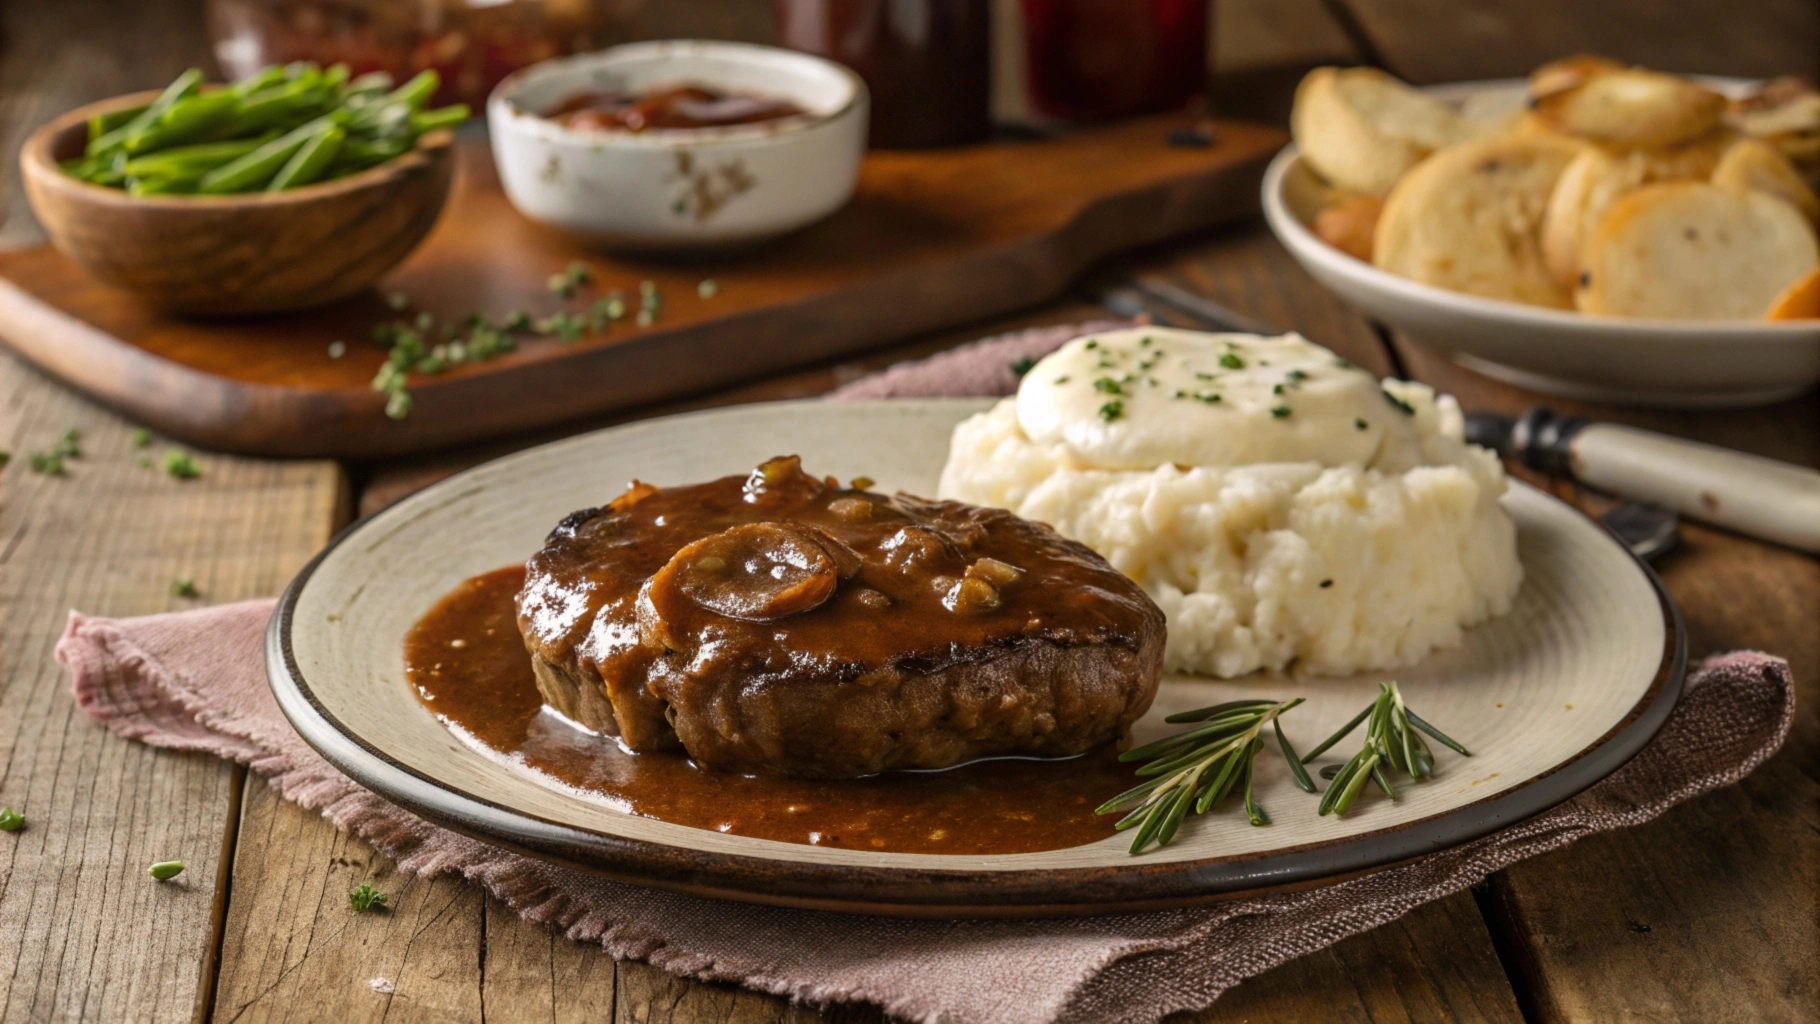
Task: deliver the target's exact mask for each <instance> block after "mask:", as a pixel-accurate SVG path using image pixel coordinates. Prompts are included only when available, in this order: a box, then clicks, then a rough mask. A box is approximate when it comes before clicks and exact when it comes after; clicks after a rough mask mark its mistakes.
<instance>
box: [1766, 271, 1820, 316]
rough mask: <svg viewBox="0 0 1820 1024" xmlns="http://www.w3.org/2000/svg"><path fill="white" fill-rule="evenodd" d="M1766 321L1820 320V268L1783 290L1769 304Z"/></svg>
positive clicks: (1809, 272)
mask: <svg viewBox="0 0 1820 1024" xmlns="http://www.w3.org/2000/svg"><path fill="white" fill-rule="evenodd" d="M1764 319H1765V320H1820V267H1815V268H1814V269H1813V270H1810V271H1808V272H1807V274H1806V275H1805V276H1803V277H1801V278H1799V279H1797V280H1796V281H1795V283H1794V284H1791V285H1789V286H1788V287H1787V288H1784V289H1782V293H1781V294H1780V295H1777V296H1776V299H1775V301H1774V302H1771V303H1770V304H1769V312H1768V313H1767V314H1765V315H1764Z"/></svg>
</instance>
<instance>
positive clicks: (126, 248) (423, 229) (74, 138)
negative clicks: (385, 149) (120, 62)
mask: <svg viewBox="0 0 1820 1024" xmlns="http://www.w3.org/2000/svg"><path fill="white" fill-rule="evenodd" d="M156 96H157V93H156V92H144V93H137V94H134V95H131V96H117V97H115V98H113V99H110V100H103V101H101V102H99V103H93V104H90V105H88V106H85V107H79V108H77V109H75V110H72V111H70V112H69V113H67V114H65V115H63V116H62V117H60V118H58V119H56V120H55V121H52V122H51V123H49V124H47V125H45V126H44V127H42V128H39V129H38V130H37V131H35V132H33V133H32V135H31V137H30V138H28V139H26V141H25V147H24V150H23V151H22V152H21V153H20V156H19V164H20V169H21V171H22V173H23V176H24V179H25V191H26V196H27V197H28V198H29V199H30V201H31V205H32V212H33V213H35V214H37V216H38V220H39V222H40V223H42V224H43V225H44V229H45V231H46V232H47V233H48V234H49V235H50V239H51V244H52V245H55V246H56V247H57V250H58V251H59V252H61V253H63V255H65V256H67V257H69V258H70V259H72V260H74V261H75V262H77V263H78V264H81V265H82V267H83V268H84V269H86V270H87V271H88V272H89V273H91V274H93V275H95V277H96V278H98V279H100V280H102V281H104V282H106V283H108V284H111V285H115V286H117V287H120V288H124V289H126V290H127V291H130V292H132V293H134V294H135V295H137V296H139V297H140V298H142V299H144V300H145V301H146V302H147V303H150V304H152V305H154V306H157V307H159V308H162V309H168V310H175V311H178V312H184V313H197V314H207V315H229V314H241V313H272V312H278V311H282V310H292V309H302V308H305V307H307V306H318V305H322V304H323V303H327V302H333V301H335V300H336V299H341V298H346V297H347V296H349V295H353V294H354V293H356V292H359V291H361V290H362V289H365V288H367V287H369V286H370V285H372V284H373V282H375V281H377V280H378V279H379V277H380V275H381V274H384V273H385V272H386V271H388V270H390V269H391V268H392V267H393V266H394V265H396V264H397V263H398V262H399V261H400V260H402V259H404V257H405V256H406V254H408V253H409V252H410V251H411V250H412V249H413V248H415V247H416V246H417V243H418V242H420V241H422V240H423V237H424V235H426V234H428V233H429V231H430V228H431V226H432V225H434V224H435V223H436V217H437V215H438V214H439V213H441V212H442V205H443V203H444V202H445V201H446V200H447V199H448V196H449V186H450V183H451V182H452V180H453V178H454V168H455V161H454V156H453V152H454V147H453V141H454V135H453V133H452V132H448V131H440V132H433V133H431V134H429V135H426V136H424V137H423V138H422V139H420V140H418V143H417V148H416V149H415V150H414V151H412V152H410V153H406V154H405V155H404V156H401V157H398V158H397V159H394V160H390V161H387V162H386V163H383V164H381V165H379V166H377V167H373V168H370V169H368V170H365V171H362V172H360V173H358V174H352V175H349V176H348V177H345V178H337V179H335V180H333V181H327V182H323V183H321V184H318V185H309V186H306V187H304V188H300V189H296V190H293V191H287V192H255V193H251V194H247V195H232V196H130V195H128V194H126V193H125V192H124V191H121V190H119V189H113V188H105V187H102V186H100V185H92V184H90V183H88V182H86V181H81V180H78V179H76V178H72V177H70V176H69V175H68V174H65V173H64V172H63V169H62V167H61V166H59V161H60V160H68V159H73V158H75V157H78V156H80V155H81V153H82V148H83V146H84V144H85V143H86V140H87V138H88V119H89V117H90V116H92V115H94V114H99V113H105V112H108V111H113V110H120V109H123V108H127V107H136V106H143V105H145V104H147V103H149V102H151V101H152V99H153V98H154V97H156Z"/></svg>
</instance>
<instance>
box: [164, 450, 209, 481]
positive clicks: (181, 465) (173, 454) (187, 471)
mask: <svg viewBox="0 0 1820 1024" xmlns="http://www.w3.org/2000/svg"><path fill="white" fill-rule="evenodd" d="M164 471H165V472H166V473H169V474H170V475H172V476H174V477H176V478H177V479H179V480H194V479H196V478H197V477H199V476H201V475H202V466H201V465H200V464H198V463H197V462H196V457H195V456H194V455H191V454H190V453H189V452H186V451H179V450H176V449H172V450H171V451H168V452H165V453H164Z"/></svg>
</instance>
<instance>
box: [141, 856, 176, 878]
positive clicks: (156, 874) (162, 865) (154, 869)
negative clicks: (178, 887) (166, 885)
mask: <svg viewBox="0 0 1820 1024" xmlns="http://www.w3.org/2000/svg"><path fill="white" fill-rule="evenodd" d="M145 871H146V874H148V875H151V876H152V877H153V878H156V879H157V880H159V881H160V882H168V881H170V880H171V879H173V878H176V877H177V876H178V875H181V874H183V862H182V861H180V860H161V861H159V862H158V863H156V864H153V865H152V866H151V867H149V868H146V869H145Z"/></svg>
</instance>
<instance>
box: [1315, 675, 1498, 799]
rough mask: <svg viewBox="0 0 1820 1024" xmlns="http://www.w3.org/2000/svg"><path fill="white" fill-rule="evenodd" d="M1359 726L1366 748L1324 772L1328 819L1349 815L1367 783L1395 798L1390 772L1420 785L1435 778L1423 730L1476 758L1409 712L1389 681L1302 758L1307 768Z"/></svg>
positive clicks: (1380, 685) (1395, 687) (1462, 752)
mask: <svg viewBox="0 0 1820 1024" xmlns="http://www.w3.org/2000/svg"><path fill="white" fill-rule="evenodd" d="M1360 722H1364V723H1365V746H1364V747H1362V748H1361V749H1360V750H1359V752H1358V753H1356V754H1354V755H1352V758H1351V759H1350V760H1348V761H1347V762H1346V763H1345V764H1341V765H1328V766H1327V767H1326V768H1323V769H1321V778H1323V779H1330V780H1332V783H1331V784H1330V785H1329V786H1328V787H1327V792H1326V793H1325V794H1323V795H1322V796H1321V806H1320V813H1321V814H1323V815H1327V814H1345V813H1346V812H1347V810H1349V809H1350V808H1351V807H1352V805H1353V801H1355V800H1357V799H1358V798H1359V794H1360V793H1362V792H1364V790H1365V783H1367V782H1376V783H1377V786H1378V788H1379V789H1381V790H1383V791H1384V795H1385V796H1387V797H1389V798H1390V799H1392V800H1395V799H1396V798H1397V790H1396V787H1395V786H1394V785H1393V784H1392V783H1391V781H1390V773H1391V771H1401V772H1404V773H1405V774H1407V775H1408V776H1409V777H1410V778H1411V779H1414V780H1415V781H1417V782H1421V781H1423V780H1425V779H1428V778H1431V777H1432V776H1433V775H1434V773H1435V759H1434V755H1433V754H1432V753H1430V752H1429V750H1428V744H1427V743H1425V742H1423V741H1422V737H1421V736H1420V735H1418V732H1425V733H1427V734H1428V735H1429V736H1431V737H1433V738H1434V739H1435V740H1436V741H1437V742H1439V743H1441V744H1443V745H1444V746H1446V747H1448V748H1449V749H1451V750H1455V751H1458V752H1459V753H1461V754H1463V755H1465V756H1467V757H1471V756H1472V752H1471V751H1469V750H1467V749H1466V748H1465V747H1463V746H1461V745H1460V744H1459V743H1457V742H1455V741H1454V740H1453V739H1451V738H1449V737H1448V736H1447V735H1446V734H1445V733H1443V732H1441V730H1439V729H1436V728H1435V727H1434V726H1432V725H1429V724H1428V723H1427V722H1424V721H1423V720H1422V719H1421V717H1420V716H1418V715H1417V714H1416V713H1415V712H1413V711H1411V710H1409V706H1408V705H1406V704H1404V703H1403V693H1402V691H1400V690H1398V689H1397V684H1396V683H1394V682H1389V683H1379V684H1378V698H1377V700H1374V701H1372V702H1371V704H1370V705H1369V706H1367V707H1366V708H1365V710H1363V711H1361V712H1359V713H1358V715H1357V716H1356V717H1354V718H1353V720H1352V721H1350V722H1347V723H1346V724H1345V725H1343V726H1341V727H1340V731H1339V732H1336V733H1334V734H1333V735H1332V736H1329V737H1327V739H1326V740H1325V741H1324V742H1323V743H1321V745H1320V746H1318V747H1315V748H1314V749H1313V750H1311V751H1309V752H1308V753H1307V754H1306V755H1305V756H1304V757H1303V758H1302V759H1301V760H1302V763H1303V764H1307V763H1308V762H1310V761H1312V760H1314V759H1315V758H1317V757H1319V756H1321V754H1322V753H1324V752H1326V750H1327V749H1328V748H1329V747H1331V746H1333V745H1334V744H1335V743H1338V742H1340V741H1341V740H1343V739H1345V738H1346V736H1347V735H1348V734H1350V733H1351V732H1352V731H1353V730H1354V729H1357V728H1358V727H1359V723H1360Z"/></svg>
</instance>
